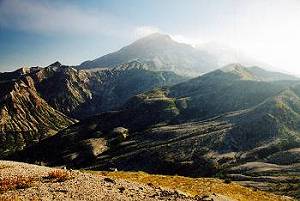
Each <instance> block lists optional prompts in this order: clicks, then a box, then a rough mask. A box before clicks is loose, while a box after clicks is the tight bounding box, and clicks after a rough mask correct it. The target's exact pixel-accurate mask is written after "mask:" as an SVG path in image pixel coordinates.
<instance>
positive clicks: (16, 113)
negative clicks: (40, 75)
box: [0, 76, 74, 156]
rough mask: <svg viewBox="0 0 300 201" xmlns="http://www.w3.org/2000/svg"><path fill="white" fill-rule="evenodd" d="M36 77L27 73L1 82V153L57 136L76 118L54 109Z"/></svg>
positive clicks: (4, 153)
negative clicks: (43, 93)
mask: <svg viewBox="0 0 300 201" xmlns="http://www.w3.org/2000/svg"><path fill="white" fill-rule="evenodd" d="M33 83H34V82H33V80H32V79H31V78H30V77H28V76H25V77H24V78H23V79H18V80H17V81H7V82H5V81H2V82H1V83H0V133H1V134H0V138H1V140H0V147H1V148H0V154H1V156H3V155H6V154H9V153H10V152H14V151H16V150H20V149H23V148H24V147H25V146H27V145H30V144H33V143H35V142H38V141H40V140H41V139H43V138H46V137H48V136H51V135H53V134H54V133H55V132H57V131H58V130H60V129H62V128H65V127H67V126H69V125H71V124H72V123H74V120H72V119H70V118H68V117H67V116H65V115H64V114H62V113H60V112H59V111H57V110H55V109H53V108H52V107H51V106H49V105H48V104H47V102H46V101H45V100H43V99H42V98H41V97H40V96H39V95H38V92H37V91H36V89H35V87H34V84H33Z"/></svg>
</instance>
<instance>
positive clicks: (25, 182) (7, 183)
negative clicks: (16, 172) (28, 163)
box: [0, 176, 35, 192]
mask: <svg viewBox="0 0 300 201" xmlns="http://www.w3.org/2000/svg"><path fill="white" fill-rule="evenodd" d="M34 181H35V179H34V178H32V177H24V176H16V177H11V178H3V179H1V180H0V192H5V191H9V190H15V189H24V188H29V187H31V186H32V184H33V182H34Z"/></svg>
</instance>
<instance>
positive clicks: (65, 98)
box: [0, 62, 186, 157]
mask: <svg viewBox="0 0 300 201" xmlns="http://www.w3.org/2000/svg"><path fill="white" fill-rule="evenodd" d="M0 78H1V81H0V132H1V135H0V145H1V148H0V155H1V156H2V157H3V156H5V155H8V154H10V153H11V152H14V151H16V150H20V149H23V148H24V147H25V146H27V145H30V144H33V143H35V142H38V141H40V140H42V139H44V138H46V137H48V136H50V135H53V134H55V133H56V132H57V131H59V130H61V129H63V128H66V127H67V126H69V125H71V124H73V123H75V122H76V121H75V120H74V119H83V118H85V117H87V116H91V115H93V114H97V113H101V112H104V111H108V110H110V109H113V108H117V107H119V106H120V105H122V104H123V103H125V102H126V101H127V100H128V99H129V98H130V97H132V96H134V95H136V94H138V93H142V92H144V91H147V90H151V89H153V88H155V87H161V86H164V85H171V84H174V83H178V82H180V81H183V80H184V79H186V78H184V77H181V76H178V75H176V74H174V73H172V72H151V71H148V70H145V68H144V66H143V64H142V63H139V62H131V63H127V64H123V65H120V66H118V67H116V68H113V69H108V70H102V71H95V72H89V71H83V70H76V69H74V68H72V67H70V66H64V65H61V64H60V63H59V62H56V63H53V64H51V65H50V66H48V67H45V68H39V67H34V68H21V69H19V70H17V71H14V72H8V73H1V74H0ZM137 83H138V84H137Z"/></svg>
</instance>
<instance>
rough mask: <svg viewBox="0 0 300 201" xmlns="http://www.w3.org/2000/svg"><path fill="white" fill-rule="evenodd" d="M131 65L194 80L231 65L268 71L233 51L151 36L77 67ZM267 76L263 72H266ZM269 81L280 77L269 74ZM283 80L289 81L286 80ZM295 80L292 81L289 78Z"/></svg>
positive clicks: (167, 36) (255, 70)
mask: <svg viewBox="0 0 300 201" xmlns="http://www.w3.org/2000/svg"><path fill="white" fill-rule="evenodd" d="M131 61H140V62H142V63H144V67H145V68H146V69H148V70H151V71H173V72H175V73H177V74H179V75H188V76H192V77H195V76H198V75H201V74H204V73H207V72H210V71H213V70H216V69H218V68H221V67H222V66H225V65H228V64H231V63H241V64H243V65H246V66H263V67H268V68H271V69H272V67H270V66H269V65H268V64H265V63H263V62H259V61H257V60H255V59H253V58H250V57H248V56H246V55H245V54H242V53H240V52H239V54H237V52H236V50H234V49H232V48H228V47H226V46H224V45H220V44H217V43H213V42H211V43H206V44H202V45H201V46H198V47H193V46H191V45H188V44H184V43H179V42H176V41H175V40H173V39H172V38H171V37H170V36H169V35H165V34H160V33H154V34H151V35H149V36H146V37H144V38H141V39H139V40H137V41H135V42H133V43H131V44H130V45H128V46H126V47H123V48H121V49H120V50H118V51H116V52H113V53H110V54H107V55H104V56H102V57H99V58H96V59H94V60H92V61H85V62H83V63H81V64H80V65H79V66H78V67H77V68H78V69H101V68H112V67H115V66H117V65H120V64H124V63H128V62H131ZM251 69H252V70H251V71H252V72H253V73H255V74H257V75H258V76H259V77H260V78H261V79H262V80H265V79H268V77H266V78H264V73H265V72H266V71H265V70H263V69H260V68H259V71H260V72H259V71H257V70H258V69H257V68H256V67H251ZM266 73H267V72H266ZM272 76H273V78H274V77H276V76H279V77H280V79H281V78H282V76H281V75H280V73H273V75H272ZM286 78H292V76H290V77H286ZM293 79H295V78H293Z"/></svg>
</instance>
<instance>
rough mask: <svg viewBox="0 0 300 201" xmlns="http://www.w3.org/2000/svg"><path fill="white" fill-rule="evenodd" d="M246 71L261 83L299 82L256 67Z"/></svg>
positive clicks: (291, 77)
mask: <svg viewBox="0 0 300 201" xmlns="http://www.w3.org/2000/svg"><path fill="white" fill-rule="evenodd" d="M248 70H249V71H250V72H251V73H252V74H254V75H255V76H256V77H257V79H259V80H261V81H277V80H299V78H297V77H295V76H293V75H289V74H284V73H280V72H270V71H267V70H264V69H262V68H259V67H257V66H253V67H249V68H248Z"/></svg>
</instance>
